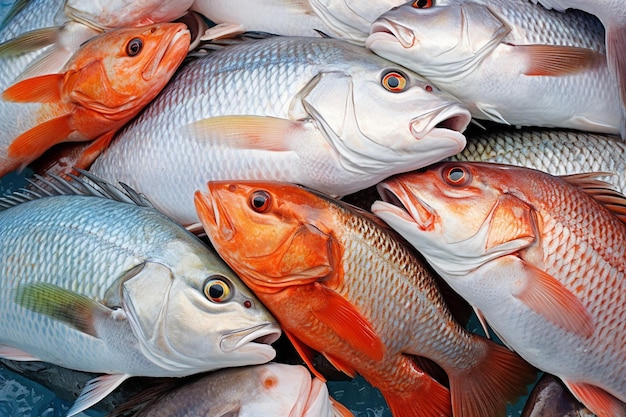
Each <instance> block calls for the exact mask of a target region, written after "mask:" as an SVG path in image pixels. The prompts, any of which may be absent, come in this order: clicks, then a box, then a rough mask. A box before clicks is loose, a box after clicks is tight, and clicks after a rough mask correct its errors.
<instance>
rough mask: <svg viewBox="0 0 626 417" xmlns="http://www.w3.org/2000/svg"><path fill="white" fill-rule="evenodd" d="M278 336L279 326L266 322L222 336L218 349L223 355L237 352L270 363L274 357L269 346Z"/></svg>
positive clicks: (273, 352)
mask: <svg viewBox="0 0 626 417" xmlns="http://www.w3.org/2000/svg"><path fill="white" fill-rule="evenodd" d="M280 335H281V329H280V326H278V324H277V323H276V322H267V323H263V324H259V325H257V326H252V327H249V328H245V329H239V330H235V331H232V332H230V333H226V334H224V335H223V336H222V337H221V338H220V349H221V350H222V352H224V353H231V352H234V351H239V352H241V353H253V354H258V355H260V356H262V357H264V358H266V359H267V361H270V360H272V359H273V358H274V356H275V355H276V352H275V351H274V348H272V347H271V345H272V343H274V342H276V341H277V340H278V338H279V337H280Z"/></svg>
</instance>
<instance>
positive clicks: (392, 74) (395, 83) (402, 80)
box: [381, 71, 408, 93]
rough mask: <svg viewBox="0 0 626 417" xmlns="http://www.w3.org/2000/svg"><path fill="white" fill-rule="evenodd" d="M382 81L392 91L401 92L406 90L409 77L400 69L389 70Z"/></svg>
mask: <svg viewBox="0 0 626 417" xmlns="http://www.w3.org/2000/svg"><path fill="white" fill-rule="evenodd" d="M381 83H382V85H383V87H385V89H387V90H388V91H391V92H392V93H399V92H401V91H404V90H406V87H407V84H408V83H407V78H406V76H405V75H404V74H402V73H401V72H399V71H389V72H388V73H386V74H385V75H384V76H383V79H382V80H381Z"/></svg>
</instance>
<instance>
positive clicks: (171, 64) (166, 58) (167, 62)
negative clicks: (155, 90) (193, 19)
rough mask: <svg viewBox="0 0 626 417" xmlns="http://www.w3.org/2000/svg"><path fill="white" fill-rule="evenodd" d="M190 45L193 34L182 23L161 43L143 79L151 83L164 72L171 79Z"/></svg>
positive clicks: (144, 70) (142, 74) (144, 71)
mask: <svg viewBox="0 0 626 417" xmlns="http://www.w3.org/2000/svg"><path fill="white" fill-rule="evenodd" d="M190 43H191V34H190V31H189V29H187V26H186V25H185V24H182V23H181V24H176V26H173V27H172V29H170V30H169V31H168V32H167V33H166V34H165V36H164V38H163V39H162V40H161V42H160V43H159V46H158V49H157V52H156V53H155V54H154V56H153V57H152V59H151V60H150V61H149V62H148V63H147V64H146V65H145V66H144V69H143V71H142V72H141V78H143V80H144V81H150V80H152V78H153V77H155V76H157V75H159V74H160V72H161V71H164V73H165V74H167V75H168V77H167V78H168V79H169V78H170V77H171V74H173V72H174V71H175V70H176V68H178V66H179V65H180V63H181V62H182V59H183V58H184V57H185V55H186V53H187V51H188V50H189V44H190Z"/></svg>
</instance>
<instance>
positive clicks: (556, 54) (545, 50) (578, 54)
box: [515, 45, 605, 77]
mask: <svg viewBox="0 0 626 417" xmlns="http://www.w3.org/2000/svg"><path fill="white" fill-rule="evenodd" d="M515 49H516V51H519V52H520V53H522V54H525V55H526V57H527V58H528V67H527V68H526V70H525V71H524V74H525V75H529V76H556V77H558V76H561V75H569V74H575V73H578V72H582V71H586V70H588V69H589V68H594V67H596V66H597V65H600V64H602V63H603V62H604V60H605V58H604V55H602V54H599V53H598V52H596V51H594V50H591V49H586V48H578V47H574V46H560V45H516V46H515Z"/></svg>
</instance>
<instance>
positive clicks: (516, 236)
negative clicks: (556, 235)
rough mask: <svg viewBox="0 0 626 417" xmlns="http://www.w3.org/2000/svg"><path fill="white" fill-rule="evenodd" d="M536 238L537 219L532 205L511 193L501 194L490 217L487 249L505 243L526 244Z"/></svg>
mask: <svg viewBox="0 0 626 417" xmlns="http://www.w3.org/2000/svg"><path fill="white" fill-rule="evenodd" d="M534 240H535V219H534V217H533V209H532V207H530V206H529V205H528V204H527V203H525V202H523V201H522V200H520V199H519V198H517V197H514V196H512V195H510V194H503V195H502V196H500V198H499V199H498V201H497V203H496V205H495V206H494V209H493V211H492V213H491V216H490V217H489V236H488V237H487V242H486V247H485V250H486V251H487V252H489V251H490V250H491V249H493V248H495V247H500V246H501V245H504V244H507V245H517V246H519V247H521V246H526V245H527V244H528V243H529V242H532V241H534ZM514 241H519V242H518V243H514Z"/></svg>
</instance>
